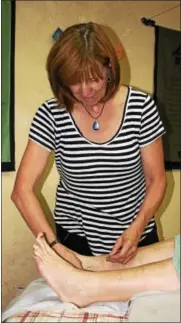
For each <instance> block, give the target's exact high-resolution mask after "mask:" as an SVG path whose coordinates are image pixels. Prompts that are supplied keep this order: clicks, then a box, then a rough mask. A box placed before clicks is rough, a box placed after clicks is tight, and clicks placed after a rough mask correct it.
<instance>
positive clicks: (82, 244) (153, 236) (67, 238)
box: [56, 224, 159, 256]
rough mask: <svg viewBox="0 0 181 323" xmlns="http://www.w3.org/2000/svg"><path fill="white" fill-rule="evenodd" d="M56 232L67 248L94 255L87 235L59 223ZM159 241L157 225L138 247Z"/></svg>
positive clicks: (82, 253)
mask: <svg viewBox="0 0 181 323" xmlns="http://www.w3.org/2000/svg"><path fill="white" fill-rule="evenodd" d="M56 232H57V239H58V240H59V241H60V242H61V243H62V244H63V245H64V246H66V247H67V248H69V249H71V250H73V251H75V252H77V253H79V254H81V255H84V256H93V255H92V253H91V250H90V248H89V245H88V242H87V239H86V238H85V237H80V236H78V235H77V234H75V233H69V232H68V231H67V230H65V229H63V228H62V227H61V226H60V225H58V224H56ZM158 241H159V239H158V234H157V228H156V226H155V227H154V228H153V230H152V231H151V232H150V233H149V234H148V235H147V237H146V238H145V239H144V240H143V241H141V242H140V243H139V244H138V247H142V246H148V245H150V244H152V243H155V242H158Z"/></svg>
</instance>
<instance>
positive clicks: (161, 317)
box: [128, 290, 180, 323]
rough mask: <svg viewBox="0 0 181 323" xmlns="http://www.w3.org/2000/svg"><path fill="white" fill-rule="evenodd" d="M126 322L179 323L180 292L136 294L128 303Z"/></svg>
mask: <svg viewBox="0 0 181 323" xmlns="http://www.w3.org/2000/svg"><path fill="white" fill-rule="evenodd" d="M128 322H162V323H163V322H180V290H177V291H173V292H161V291H154V292H145V293H140V294H136V296H135V297H133V298H132V300H131V302H130V306H129V311H128Z"/></svg>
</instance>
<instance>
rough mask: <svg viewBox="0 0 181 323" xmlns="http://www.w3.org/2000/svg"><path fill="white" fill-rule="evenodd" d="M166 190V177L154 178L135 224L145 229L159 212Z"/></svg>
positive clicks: (148, 187)
mask: <svg viewBox="0 0 181 323" xmlns="http://www.w3.org/2000/svg"><path fill="white" fill-rule="evenodd" d="M165 191H166V178H165V176H164V177H163V178H158V179H156V180H153V181H152V182H151V183H150V184H149V185H148V186H147V189H146V194H145V199H144V201H143V204H142V206H141V208H140V210H139V212H138V214H137V217H136V219H135V221H134V224H136V225H138V227H141V228H142V229H143V230H144V228H145V227H146V225H147V224H148V222H149V221H150V219H151V218H152V217H153V216H154V215H155V213H156V212H157V210H158V208H159V206H160V204H161V202H162V200H163V198H164V195H165Z"/></svg>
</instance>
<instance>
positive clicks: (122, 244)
mask: <svg viewBox="0 0 181 323" xmlns="http://www.w3.org/2000/svg"><path fill="white" fill-rule="evenodd" d="M141 234H142V230H138V229H136V228H135V227H134V226H130V227H129V228H128V229H127V230H125V231H124V232H123V234H122V235H121V236H120V237H119V238H118V239H117V241H116V243H115V245H114V247H113V249H112V251H111V253H110V254H109V255H108V257H107V260H108V261H111V262H120V263H122V264H126V263H127V262H128V261H130V260H131V259H132V258H133V257H134V256H135V255H136V253H137V248H138V243H139V239H140V236H141Z"/></svg>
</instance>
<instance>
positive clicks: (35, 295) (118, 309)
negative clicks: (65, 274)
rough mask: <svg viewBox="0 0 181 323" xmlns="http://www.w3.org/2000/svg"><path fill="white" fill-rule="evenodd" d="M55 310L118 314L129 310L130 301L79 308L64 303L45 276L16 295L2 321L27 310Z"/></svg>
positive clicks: (3, 314)
mask: <svg viewBox="0 0 181 323" xmlns="http://www.w3.org/2000/svg"><path fill="white" fill-rule="evenodd" d="M41 310H43V311H54V312H60V311H63V310H67V311H69V312H73V311H75V310H76V312H77V311H80V312H88V313H98V314H105V313H107V314H115V315H116V314H117V315H122V316H123V315H124V314H125V313H126V312H127V310H128V302H100V303H94V304H91V305H89V306H87V307H84V308H80V309H79V308H78V307H77V306H76V305H74V304H72V303H62V302H61V301H60V299H59V298H58V296H57V294H56V293H55V292H54V291H53V290H52V289H51V287H50V286H49V285H48V284H47V282H46V281H45V280H44V279H43V278H39V279H37V280H34V281H32V282H31V283H30V284H29V285H28V286H27V287H26V288H25V290H24V291H23V292H22V293H21V294H20V295H19V296H17V297H15V298H14V299H13V300H12V301H11V302H10V304H9V305H8V306H7V308H6V309H5V311H4V312H3V313H2V322H3V321H4V320H5V319H7V318H8V317H10V316H13V315H16V314H18V313H23V312H26V311H41Z"/></svg>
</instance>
